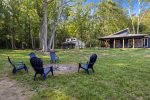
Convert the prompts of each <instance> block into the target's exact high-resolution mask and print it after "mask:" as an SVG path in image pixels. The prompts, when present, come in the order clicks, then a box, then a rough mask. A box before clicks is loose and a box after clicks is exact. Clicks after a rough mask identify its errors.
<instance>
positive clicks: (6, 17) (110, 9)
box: [0, 0, 150, 51]
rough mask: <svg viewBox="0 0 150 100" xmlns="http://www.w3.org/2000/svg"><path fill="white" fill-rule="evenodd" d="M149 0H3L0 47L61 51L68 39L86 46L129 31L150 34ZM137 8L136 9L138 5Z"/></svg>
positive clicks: (1, 6) (0, 13) (0, 6)
mask: <svg viewBox="0 0 150 100" xmlns="http://www.w3.org/2000/svg"><path fill="white" fill-rule="evenodd" d="M149 3H150V1H149V0H100V1H99V2H86V0H0V9H1V10H0V48H11V49H20V48H21V49H26V48H31V49H37V48H38V49H41V50H43V51H48V50H51V49H54V48H61V47H62V42H63V41H64V40H65V39H66V38H68V37H76V38H78V39H80V40H82V41H83V42H85V43H86V46H87V47H95V46H98V42H99V41H98V40H97V38H98V37H101V36H105V35H109V34H112V33H115V32H117V31H119V30H122V29H125V28H129V29H130V32H131V33H133V34H150V19H149V18H150V5H149ZM135 5H136V6H135Z"/></svg>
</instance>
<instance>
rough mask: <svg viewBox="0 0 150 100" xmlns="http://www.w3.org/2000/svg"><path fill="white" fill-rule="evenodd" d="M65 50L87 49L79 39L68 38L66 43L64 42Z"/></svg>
mask: <svg viewBox="0 0 150 100" xmlns="http://www.w3.org/2000/svg"><path fill="white" fill-rule="evenodd" d="M63 48H64V49H74V48H85V43H84V42H82V41H81V40H78V39H77V38H67V39H66V41H65V42H63Z"/></svg>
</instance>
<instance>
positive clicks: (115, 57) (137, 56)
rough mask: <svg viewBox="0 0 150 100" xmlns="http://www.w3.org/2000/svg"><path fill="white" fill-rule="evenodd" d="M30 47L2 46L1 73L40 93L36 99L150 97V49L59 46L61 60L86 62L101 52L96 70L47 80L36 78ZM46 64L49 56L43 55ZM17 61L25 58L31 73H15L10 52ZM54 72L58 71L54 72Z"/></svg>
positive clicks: (96, 99) (71, 62)
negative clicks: (9, 48) (30, 59)
mask: <svg viewBox="0 0 150 100" xmlns="http://www.w3.org/2000/svg"><path fill="white" fill-rule="evenodd" d="M30 52H31V50H0V73H4V72H7V73H8V74H9V76H10V78H12V79H14V80H17V81H19V82H21V83H23V84H25V85H29V86H31V89H32V90H33V91H35V92H36V93H37V95H36V96H34V97H33V98H32V99H34V100H41V99H44V100H47V99H48V100H49V99H50V100H72V99H73V100H76V99H77V100H103V99H108V100H118V99H123V100H131V99H133V100H148V99H150V49H124V50H122V49H109V50H67V51H62V50H57V52H56V53H57V55H58V56H59V57H60V60H61V61H60V62H59V63H65V64H66V63H70V64H75V63H78V62H86V61H87V60H88V57H89V56H90V55H91V54H92V53H96V54H97V55H98V59H97V62H96V64H95V65H94V69H95V73H92V71H91V72H90V75H87V74H86V73H85V72H84V71H81V72H80V73H74V74H67V75H56V76H51V75H49V76H48V77H47V79H46V81H43V79H42V78H41V77H40V76H39V77H38V78H37V81H33V75H34V71H33V70H32V68H31V65H30V63H29V53H30ZM35 53H36V55H37V56H38V57H41V58H42V59H43V61H44V64H47V63H49V56H48V55H42V54H40V53H38V52H37V51H35ZM8 55H9V56H10V58H12V59H13V60H15V61H20V60H22V61H24V62H25V63H26V64H27V66H28V67H29V74H26V73H25V72H24V71H21V72H19V73H17V74H16V75H14V76H13V75H12V73H11V67H10V65H9V64H8V62H7V56H8ZM54 74H55V72H54Z"/></svg>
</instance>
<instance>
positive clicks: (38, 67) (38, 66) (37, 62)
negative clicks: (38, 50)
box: [30, 57, 44, 74]
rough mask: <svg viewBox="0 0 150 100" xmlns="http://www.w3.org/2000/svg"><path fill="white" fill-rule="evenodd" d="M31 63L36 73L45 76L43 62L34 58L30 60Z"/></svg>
mask: <svg viewBox="0 0 150 100" xmlns="http://www.w3.org/2000/svg"><path fill="white" fill-rule="evenodd" d="M30 63H31V65H32V67H33V69H34V71H35V72H36V73H38V74H43V73H44V70H43V61H42V60H41V59H40V58H37V57H32V58H31V59H30Z"/></svg>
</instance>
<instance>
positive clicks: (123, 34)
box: [98, 28, 148, 40]
mask: <svg viewBox="0 0 150 100" xmlns="http://www.w3.org/2000/svg"><path fill="white" fill-rule="evenodd" d="M145 36H148V35H147V34H129V29H128V28H127V29H124V30H121V31H119V32H116V33H114V34H112V35H108V36H104V37H100V38H98V39H99V40H103V39H116V38H133V37H145Z"/></svg>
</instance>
